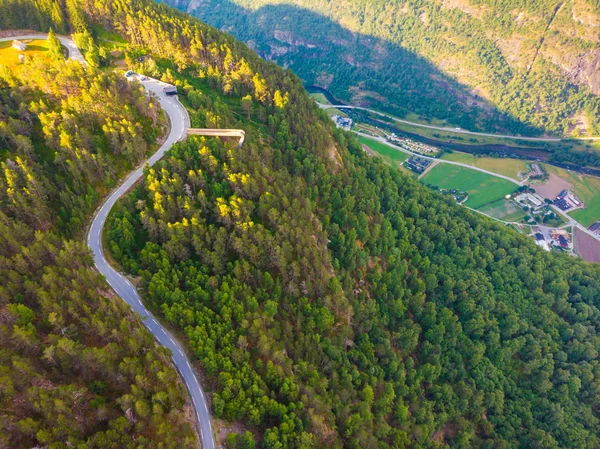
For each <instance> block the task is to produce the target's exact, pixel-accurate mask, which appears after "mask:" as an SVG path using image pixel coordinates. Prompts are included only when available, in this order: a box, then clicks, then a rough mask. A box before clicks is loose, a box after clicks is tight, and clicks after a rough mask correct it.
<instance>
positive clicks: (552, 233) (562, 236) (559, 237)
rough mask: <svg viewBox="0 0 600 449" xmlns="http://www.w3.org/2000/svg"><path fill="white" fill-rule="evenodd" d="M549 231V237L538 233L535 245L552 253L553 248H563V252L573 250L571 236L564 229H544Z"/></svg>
mask: <svg viewBox="0 0 600 449" xmlns="http://www.w3.org/2000/svg"><path fill="white" fill-rule="evenodd" d="M543 229H546V230H547V231H549V233H548V235H547V236H544V234H543V233H542V232H539V231H538V232H536V233H535V234H534V236H535V243H536V244H537V245H538V246H540V247H542V248H544V249H545V250H546V251H550V250H551V249H552V247H554V248H561V249H563V250H569V249H571V235H570V234H569V233H568V232H567V231H565V230H564V229H548V228H543Z"/></svg>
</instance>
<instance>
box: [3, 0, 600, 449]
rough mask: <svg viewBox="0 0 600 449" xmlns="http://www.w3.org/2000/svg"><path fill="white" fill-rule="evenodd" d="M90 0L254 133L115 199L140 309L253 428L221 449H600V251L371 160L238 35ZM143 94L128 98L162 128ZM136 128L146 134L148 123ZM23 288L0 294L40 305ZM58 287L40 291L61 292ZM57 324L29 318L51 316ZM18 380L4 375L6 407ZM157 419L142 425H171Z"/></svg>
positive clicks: (170, 163)
mask: <svg viewBox="0 0 600 449" xmlns="http://www.w3.org/2000/svg"><path fill="white" fill-rule="evenodd" d="M77 4H78V5H80V9H78V11H79V12H80V13H81V14H82V15H83V17H84V19H85V20H86V21H90V22H93V23H94V24H95V25H99V26H102V27H104V28H106V29H108V30H110V31H113V32H117V33H119V34H121V35H123V36H124V37H125V38H126V39H127V40H129V41H130V42H131V53H132V54H140V53H145V54H151V55H153V56H154V58H146V59H145V60H144V62H141V63H137V62H136V61H137V59H136V58H131V57H130V58H129V60H130V61H131V62H132V63H135V64H136V67H135V69H136V70H138V71H139V72H141V73H152V74H154V75H156V76H161V77H163V78H164V79H165V80H169V81H171V82H173V83H175V84H176V85H177V86H178V87H179V91H180V97H181V100H182V101H183V102H184V103H185V105H186V106H187V107H188V108H189V110H190V115H191V119H192V125H193V126H195V127H204V126H211V127H212V126H218V127H236V128H243V129H245V130H246V132H247V139H246V142H245V143H244V145H243V147H242V148H237V145H236V142H230V141H227V140H224V141H221V140H219V139H204V138H199V137H191V138H189V139H188V140H186V141H185V142H182V143H179V144H177V145H176V146H175V147H173V149H172V150H171V151H170V152H169V153H168V154H167V156H166V157H165V158H164V159H163V160H162V161H160V162H159V163H158V164H157V165H155V166H154V167H153V168H147V169H146V171H145V179H144V182H143V183H141V184H140V185H138V186H137V187H136V189H134V190H133V191H132V192H131V194H130V195H129V196H127V197H126V198H125V199H124V200H123V201H121V203H120V204H119V206H118V207H117V208H116V210H115V211H113V214H111V217H110V219H109V229H108V230H107V235H106V237H107V244H108V246H109V248H110V249H111V251H112V254H113V256H114V257H115V259H117V260H118V261H119V262H120V263H121V265H122V267H123V268H124V269H125V270H127V271H128V272H130V273H132V274H134V275H136V276H139V278H140V285H141V287H142V290H143V293H144V294H145V298H146V300H147V301H148V303H149V305H151V306H152V307H154V308H156V309H158V310H160V311H161V313H162V314H163V316H164V317H165V318H166V319H167V320H168V321H169V322H171V323H172V324H173V326H175V327H177V328H178V329H179V330H180V331H181V332H182V334H184V335H185V336H186V337H187V341H188V343H189V347H190V348H191V349H192V350H193V352H194V353H195V355H196V356H197V357H198V359H199V362H200V365H201V367H202V370H203V372H204V374H205V376H206V378H207V380H208V381H209V382H210V386H211V387H212V389H213V393H212V395H211V406H212V412H213V414H214V416H215V417H216V418H221V419H224V420H226V421H234V422H236V423H238V425H239V426H240V427H241V428H242V429H243V430H242V431H241V432H239V433H238V434H230V436H229V437H228V438H227V441H226V444H227V446H228V447H229V448H240V449H241V448H255V447H260V448H264V449H284V448H299V449H300V448H302V449H306V448H317V447H329V448H331V447H333V448H342V447H347V448H357V449H358V448H387V447H392V448H453V449H454V448H467V447H480V448H493V449H504V448H536V447H539V448H590V449H591V448H596V447H598V446H600V430H599V429H600V422H599V416H598V409H599V406H600V365H599V363H598V362H599V356H598V352H597V349H596V348H597V347H598V344H599V338H600V337H599V334H598V332H599V329H598V324H597V323H598V318H599V316H600V310H599V308H598V307H599V304H600V267H599V266H598V265H591V264H586V263H584V262H581V261H578V260H574V259H571V258H568V257H566V256H557V255H553V254H550V253H546V252H544V251H542V250H539V248H537V247H536V246H535V244H534V243H533V242H532V241H530V239H528V238H527V237H525V236H523V235H520V234H517V233H516V232H514V231H512V230H510V229H507V228H504V227H501V226H499V225H498V224H496V223H493V222H491V221H490V220H487V219H484V218H482V217H479V216H476V215H475V214H473V213H471V212H469V211H468V210H465V209H464V208H460V207H458V206H456V205H455V204H454V202H453V201H452V200H451V199H449V198H444V197H442V196H441V195H439V194H438V193H436V192H433V191H431V190H428V189H427V188H425V187H423V186H421V185H419V184H418V183H417V182H415V181H413V180H412V179H410V178H408V177H407V176H405V175H403V174H401V173H400V172H399V171H397V170H394V169H392V168H390V167H388V166H386V165H385V164H383V162H382V161H381V160H379V159H376V158H370V157H369V156H368V155H367V154H366V153H365V152H364V151H363V150H362V148H361V146H360V144H358V142H356V140H355V139H354V138H353V137H352V136H351V135H350V134H346V133H344V132H342V131H340V130H336V129H335V128H334V126H333V124H332V123H331V122H330V121H329V120H328V119H327V117H326V116H325V115H324V113H323V112H322V111H320V110H319V108H318V107H317V106H316V105H315V104H314V102H312V101H311V100H310V98H309V97H308V95H307V93H306V92H305V90H304V88H303V87H302V84H301V81H300V79H298V78H297V77H296V76H294V75H293V74H292V73H291V72H290V71H287V70H283V69H281V68H279V67H277V66H275V65H274V64H271V63H268V62H266V61H264V60H262V59H260V58H259V57H258V56H257V55H256V54H254V53H253V52H252V51H250V50H249V49H248V48H247V47H246V46H245V45H243V44H241V43H239V42H237V41H235V40H234V39H233V38H232V37H230V36H227V35H224V34H222V33H220V32H218V31H216V30H215V29H212V28H210V27H207V26H205V25H204V24H202V23H201V22H199V21H197V20H193V19H190V18H188V17H187V16H185V15H183V14H181V13H177V12H175V11H173V10H171V9H169V8H167V7H165V6H163V5H157V4H153V3H152V2H151V1H150V0H133V1H131V0H127V1H125V0H110V1H106V2H96V1H94V0H80V1H78V2H77ZM0 17H11V16H9V15H8V14H7V15H6V16H0ZM65 22H66V23H69V22H68V20H66V19H65ZM28 26H33V25H28ZM40 26H41V25H40ZM90 73H92V74H93V73H97V72H95V71H93V70H92V71H91V72H90ZM82 76H84V77H85V76H87V75H82ZM108 78H109V79H114V82H115V83H119V81H118V79H117V78H115V77H113V78H111V77H110V76H109V77H108ZM3 79H5V78H3ZM52 79H59V77H52ZM4 82H5V83H7V84H8V83H15V81H4ZM21 82H23V81H21ZM12 85H16V84H12ZM125 89H127V88H125ZM12 91H13V92H21V90H19V89H14V88H13V89H12ZM87 91H88V90H87V89H86V90H84V91H83V92H87ZM131 92H132V94H131V95H135V89H132V90H131ZM138 94H139V92H138ZM14 95H17V94H13V96H12V97H10V98H14ZM82 95H83V94H82ZM121 97H123V98H127V96H118V97H116V99H115V100H114V101H115V102H117V101H125V100H124V99H123V100H121V99H120V98H121ZM7 101H8V100H7ZM63 103H64V102H61V104H63ZM141 103H142V104H148V103H147V100H144V101H143V102H141ZM29 104H35V103H34V102H30V103H27V105H29ZM150 104H151V103H150ZM135 105H136V106H135V107H134V106H133V105H132V107H131V108H130V109H129V110H128V111H129V113H134V112H132V111H133V110H136V109H137V110H138V111H139V112H138V113H139V114H140V118H141V121H142V126H148V127H151V126H152V125H151V123H150V122H151V120H150V118H151V117H150V116H149V115H148V114H145V113H143V112H142V110H140V109H139V107H140V105H139V104H137V103H135ZM14 109H16V110H23V109H22V108H21V109H19V108H17V107H16V106H15V107H12V108H11V110H14ZM119 110H120V109H119ZM14 114H16V112H15V113H14ZM34 117H35V116H34ZM159 120H160V119H159ZM159 128H160V126H159ZM24 129H30V127H24ZM34 129H35V128H34ZM93 129H94V130H95V131H96V132H100V131H98V128H93ZM142 136H144V139H146V140H147V141H148V142H147V144H150V142H151V139H152V134H151V132H150V131H149V129H148V130H145V131H144V132H143V133H142ZM47 139H49V138H46V139H45V140H44V142H46V143H45V146H48V147H51V145H52V142H47V141H46V140H47ZM101 142H102V143H104V144H106V145H108V142H109V139H101ZM13 146H14V145H13ZM13 146H10V147H8V148H10V149H11V151H10V153H9V152H8V151H6V152H5V153H7V154H12V151H13V150H12V149H13ZM91 148H96V146H93V147H90V151H91ZM100 148H102V146H100ZM104 148H106V151H107V152H108V153H112V151H111V149H110V147H104ZM14 151H15V152H16V150H14ZM35 154H37V153H35ZM49 159H50V160H51V158H49ZM115 159H116V160H118V161H120V160H121V158H114V159H113V158H109V160H110V161H113V162H112V163H113V164H116V161H115ZM6 160H7V161H8V160H9V159H8V158H7V159H6ZM48 163H49V162H48ZM58 170H59V167H57V168H56V169H55V170H54V171H55V172H58ZM50 172H51V171H50V170H46V173H50ZM86 181H91V182H86V183H85V184H82V185H86V186H87V185H90V184H92V185H93V184H94V182H93V178H92V179H91V180H89V179H88V180H86ZM23 182H24V181H23ZM49 182H50V181H49ZM28 191H31V188H29V189H28ZM8 194H9V191H8V190H7V195H8ZM79 196H82V195H79ZM2 201H3V202H2V203H1V204H2V211H4V210H5V209H6V208H7V207H8V206H7V205H6V204H7V203H5V202H4V201H5V200H4V199H2ZM7 220H8V222H9V223H20V221H19V219H18V218H16V217H14V216H11V217H7ZM63 221H65V220H63ZM63 221H61V222H57V225H56V226H59V225H60V226H62V227H65V226H66V225H61V224H60V223H62V222H63ZM69 222H71V220H69V221H65V223H69ZM21 226H25V225H21ZM30 227H31V225H27V228H26V229H27V230H28V232H33V231H31V230H30ZM66 229H70V228H69V227H68V226H66ZM38 234H39V231H38ZM7 235H12V234H7ZM36 238H37V237H36ZM14 241H15V242H19V243H14V247H16V248H20V247H21V246H20V245H21V244H22V241H23V239H21V238H15V239H14ZM36 241H37V240H36ZM71 245H75V244H74V243H71ZM4 246H5V247H7V245H6V244H5V245H4ZM67 248H70V247H69V246H66V247H65V250H66V249H67ZM19 251H22V250H19ZM15 257H16V258H17V260H18V264H16V266H17V267H21V266H22V264H24V263H26V260H27V259H26V257H25V256H21V257H18V256H15ZM65 258H66V259H67V260H68V261H69V263H71V264H72V263H74V261H76V260H79V259H78V258H76V257H72V256H70V255H68V254H67V255H65ZM35 260H36V261H39V258H36V259H35ZM82 260H84V259H82ZM39 263H42V262H41V261H39ZM4 266H11V264H10V262H9V263H8V264H4ZM12 270H13V271H15V272H19V273H20V272H22V271H23V269H22V268H18V270H21V271H18V270H15V269H14V268H12ZM81 271H82V270H80V271H77V272H78V273H79V272H81ZM15 275H16V274H15ZM49 277H50V278H51V276H47V275H45V276H37V277H34V278H33V279H35V282H41V281H43V280H45V279H48V278H49ZM57 278H58V279H63V278H62V277H60V276H57ZM5 279H6V277H5ZM31 282H34V281H30V282H22V283H21V284H19V285H18V286H9V288H8V289H6V290H5V292H10V293H11V296H12V297H14V296H15V295H14V294H13V292H21V291H24V292H23V293H22V294H21V296H22V297H23V298H25V299H28V298H29V297H30V296H28V295H31V290H30V289H29V286H30V285H31ZM56 282H58V281H56ZM82 284H83V285H86V284H85V283H83V282H82ZM42 291H45V290H43V287H42ZM49 291H50V293H46V294H44V298H45V302H44V304H49V305H53V306H55V307H56V304H57V301H56V300H55V297H56V295H54V294H53V292H52V290H49ZM84 291H85V292H87V293H90V294H92V293H94V290H93V289H87V290H84ZM69 294H70V295H71V293H70V292H69ZM5 296H7V294H5V295H4V297H5ZM57 296H58V297H59V298H60V297H62V296H61V295H60V294H59V295H57ZM75 296H76V295H75ZM4 297H2V299H1V301H2V302H0V304H2V306H3V307H4V304H8V299H5V298H4ZM19 298H20V297H19ZM68 298H69V300H70V301H73V299H71V297H70V296H69V297H68ZM25 299H24V300H23V302H24V301H25ZM19 301H20V300H18V301H14V300H12V299H11V303H18V304H21V302H19ZM111 304H112V303H111ZM25 305H26V306H27V307H29V308H30V309H32V310H34V307H38V306H37V305H36V304H35V301H32V302H30V303H25ZM113 307H119V306H118V305H116V304H113ZM4 308H6V309H8V308H9V307H8V306H6V307H4ZM69 310H70V309H69ZM24 315H25V316H27V313H24ZM2 316H15V315H14V314H13V315H10V314H3V315H2ZM20 316H21V315H19V317H20ZM34 316H35V311H34ZM44 316H45V315H44ZM13 319H14V320H17V319H18V318H13ZM25 319H27V318H25ZM53 319H54V318H53V316H49V318H48V319H47V320H46V319H42V318H41V317H40V319H39V320H38V321H39V323H40V326H46V327H43V329H51V326H52V320H53ZM33 321H34V323H37V322H38V321H36V319H35V318H34V320H33ZM88 322H91V323H96V321H93V320H91V319H90V320H88ZM71 325H72V326H75V324H73V323H72V324H71ZM16 326H17V327H18V326H19V325H18V324H17V325H16ZM17 327H12V328H11V329H16V328H17ZM2 329H8V326H6V325H5V326H4V327H3V328H2ZM60 329H62V327H61V328H60ZM85 329H86V330H88V331H89V330H90V327H87V328H85ZM114 329H122V327H121V326H115V327H111V328H110V331H109V328H108V327H107V328H106V332H109V335H110V336H113V335H114V334H113V332H114ZM6 332H8V331H6ZM11 332H12V330H11ZM124 335H126V336H129V334H127V333H124ZM72 338H74V337H72ZM131 339H132V341H130V342H129V344H133V341H135V342H138V343H139V341H140V340H139V338H135V337H133V336H132V337H131ZM94 341H96V340H94ZM123 347H127V346H126V345H124V344H122V345H121V346H119V348H118V349H120V350H123ZM9 350H12V348H10V349H6V350H5V351H9ZM140 352H142V351H140ZM4 353H5V352H3V353H2V354H4ZM136 354H139V353H136ZM144 354H145V355H146V354H148V352H146V353H144ZM43 360H45V359H42V361H43ZM61 360H62V359H61ZM4 365H6V366H7V368H6V370H5V371H6V372H7V373H8V374H9V375H13V373H14V370H13V368H12V365H10V364H8V363H7V364H5V363H4V361H3V364H2V366H4ZM92 365H93V364H92ZM60 366H62V365H60ZM93 366H95V365H93ZM142 366H143V367H147V368H148V365H142ZM150 366H154V365H150ZM148 369H149V368H148ZM127 372H129V371H127ZM14 376H17V375H16V374H15V375H14ZM138 377H143V376H138ZM138 377H135V381H136V382H137V381H138ZM130 382H131V381H130ZM148 384H150V385H154V386H155V385H156V384H154V383H153V382H152V381H147V382H146V383H145V384H144V385H148ZM134 386H135V387H136V388H135V389H133V387H132V391H135V392H140V390H142V388H140V387H138V386H137V384H136V385H134ZM15 389H16V388H15ZM132 394H133V393H132ZM139 394H140V395H141V393H139ZM15 395H16V393H14V392H13V391H9V392H8V393H7V392H6V390H2V396H0V399H1V400H2V401H3V409H4V407H6V405H4V404H7V403H8V404H12V403H13V402H11V401H12V400H13V398H14V397H15ZM153 398H154V396H145V398H137V397H136V398H135V399H134V404H135V407H133V406H132V410H133V411H134V413H135V412H136V411H137V408H136V407H137V406H138V401H139V402H140V406H139V407H140V410H141V412H140V411H138V413H139V414H140V415H139V416H152V419H157V420H160V419H162V418H163V417H165V416H168V417H169V418H171V419H173V420H174V422H175V424H173V426H175V425H176V424H177V423H179V421H177V420H176V419H175V418H176V417H178V416H179V415H178V414H177V413H176V411H177V410H178V409H177V407H173V408H171V409H170V410H171V412H170V414H167V412H166V411H165V410H163V409H162V407H163V405H164V404H163V401H161V400H160V398H159V399H157V400H156V401H153V400H152V399H153ZM119 403H123V401H120V402H119ZM36 404H37V403H36ZM168 404H171V403H168ZM150 406H151V407H152V408H149V407H150ZM165 407H167V406H165ZM167 409H168V408H167ZM73 410H75V411H77V410H78V409H77V407H74V408H73ZM121 410H122V409H121ZM126 410H127V409H126ZM144 412H146V413H147V414H146V415H144V414H143V413H144ZM9 416H11V415H10V414H9ZM135 416H136V417H138V415H137V414H136V415H135ZM138 419H139V420H140V421H141V418H139V417H138ZM140 421H138V424H139V423H140ZM121 422H122V423H123V424H125V423H126V422H127V421H124V420H121ZM152 423H154V421H152ZM162 423H163V422H162V421H161V423H159V424H157V427H154V428H152V430H151V431H148V432H147V433H144V436H145V437H148V435H151V437H152V438H156V435H159V436H160V435H162V434H161V433H160V432H159V430H160V429H167V428H169V427H165V426H163V425H162ZM11 429H12V427H11ZM114 433H115V434H117V433H118V436H120V437H123V436H124V435H126V432H124V431H123V432H120V433H119V430H115V432H114ZM9 434H10V435H12V433H11V432H9ZM181 434H182V435H184V434H185V433H184V431H183V428H182V430H181ZM166 444H167V443H165V447H167V446H166ZM168 444H170V445H172V446H173V447H175V446H176V445H177V444H179V445H181V443H180V442H177V441H174V439H173V440H169V441H168ZM143 445H144V443H140V444H139V446H143ZM148 445H149V446H150V444H149V443H148ZM16 446H18V444H17V445H16ZM90 446H91V447H96V446H94V445H93V444H90ZM122 446H124V445H120V444H118V443H116V444H114V445H113V447H122ZM168 447H171V446H168Z"/></svg>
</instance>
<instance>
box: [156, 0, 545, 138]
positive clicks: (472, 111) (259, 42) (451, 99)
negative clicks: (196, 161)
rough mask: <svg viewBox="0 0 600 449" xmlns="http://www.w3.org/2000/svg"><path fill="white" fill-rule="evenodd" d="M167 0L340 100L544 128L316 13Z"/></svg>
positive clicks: (482, 126) (513, 127) (497, 125)
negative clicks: (501, 109) (526, 121)
mask: <svg viewBox="0 0 600 449" xmlns="http://www.w3.org/2000/svg"><path fill="white" fill-rule="evenodd" d="M166 3H168V4H170V5H171V6H174V7H177V8H179V9H181V10H183V11H187V12H188V13H190V14H192V15H194V16H196V17H198V18H200V19H201V20H203V21H204V22H206V23H208V24H209V25H212V26H214V27H216V28H219V29H220V30H222V31H225V32H228V33H230V34H232V35H233V36H234V37H236V38H237V39H240V40H242V41H244V42H246V43H247V44H248V45H249V46H250V47H251V48H253V49H254V50H255V51H256V52H257V53H258V54H259V55H260V56H262V57H263V58H265V59H268V60H273V61H275V62H277V63H278V64H279V65H281V66H283V67H286V68H290V69H291V70H292V71H294V72H295V73H296V74H297V75H298V76H299V77H300V78H302V80H303V81H304V83H305V85H307V86H311V85H314V86H318V87H321V88H324V89H327V90H328V91H329V92H331V93H332V94H333V95H334V96H335V97H336V98H339V99H341V100H343V101H347V102H351V103H352V104H357V105H361V106H367V107H369V106H371V107H375V108H376V109H379V110H382V111H385V112H390V113H393V114H396V115H398V116H400V117H405V116H406V115H407V114H410V113H415V114H417V115H418V116H420V117H421V118H429V119H431V118H436V119H442V120H447V121H448V122H449V123H451V124H453V125H455V126H459V127H462V128H465V129H470V130H487V131H489V130H496V131H498V132H500V131H502V132H511V133H515V134H522V135H540V134H542V133H543V130H541V129H538V128H535V127H533V126H531V125H528V124H525V123H522V122H520V121H519V120H517V119H515V118H513V117H511V116H510V115H508V114H505V113H502V112H500V111H498V110H497V109H496V107H495V106H494V105H492V104H491V103H489V102H487V101H486V100H485V99H483V98H481V97H479V96H477V95H476V94H474V93H473V92H471V89H470V88H468V87H467V86H464V85H462V84H460V83H459V82H457V81H456V80H455V79H453V78H451V77H449V76H448V75H446V74H445V73H443V72H441V71H440V70H439V69H437V68H436V67H435V66H434V65H433V64H431V63H430V62H429V61H427V60H426V59H424V58H422V57H420V56H419V55H416V54H415V53H412V52H410V51H408V50H406V49H405V48H403V47H401V46H399V45H397V44H393V43H390V42H388V41H385V40H383V39H379V38H376V37H373V36H368V35H365V34H360V33H354V32H352V31H350V30H348V29H346V28H344V27H342V26H340V25H339V24H338V23H337V22H335V21H333V20H331V19H329V18H328V17H325V16H323V15H320V14H318V13H316V12H313V11H310V10H307V9H303V8H299V7H297V6H293V5H287V4H277V5H265V6H262V7H260V8H258V9H256V10H252V9H246V8H243V7H241V6H239V5H237V4H235V3H233V2H231V1H229V0H205V1H203V2H202V3H200V4H197V3H195V2H191V1H189V0H167V2H166ZM307 36H309V37H307ZM412 118H415V117H412Z"/></svg>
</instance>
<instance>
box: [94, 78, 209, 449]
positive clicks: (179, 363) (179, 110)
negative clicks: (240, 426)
mask: <svg viewBox="0 0 600 449" xmlns="http://www.w3.org/2000/svg"><path fill="white" fill-rule="evenodd" d="M141 84H142V85H143V86H144V87H145V88H146V89H147V90H148V91H150V92H154V93H155V94H156V95H157V96H158V99H159V101H160V105H161V106H162V108H163V109H164V110H165V112H166V113H167V115H168V116H169V119H170V121H171V131H170V132H169V135H168V137H167V140H166V141H165V142H164V143H163V145H162V146H161V147H160V149H159V150H158V151H157V152H156V153H154V154H153V155H152V156H151V157H150V158H149V159H148V160H147V161H146V162H147V163H148V164H149V165H153V164H154V163H155V162H156V161H158V160H159V159H160V158H162V157H163V155H164V154H165V152H167V151H168V150H169V149H170V148H171V146H172V145H173V144H174V143H176V142H177V141H179V140H182V139H184V138H185V136H186V130H187V128H188V127H189V123H190V120H189V116H188V114H187V112H186V110H185V108H184V107H183V106H182V105H181V103H180V102H179V100H178V99H177V97H176V96H172V97H167V96H165V95H164V94H163V93H162V89H163V87H164V86H165V84H164V83H161V82H160V81H157V80H153V79H148V80H146V81H143V82H141ZM142 174H143V166H140V167H139V168H138V169H137V170H135V171H134V172H133V173H131V174H130V175H129V176H128V177H127V178H126V179H125V181H124V182H123V183H122V184H121V185H120V186H119V187H118V188H117V189H116V190H115V191H114V192H112V194H111V195H110V196H109V197H108V199H107V200H106V201H105V202H104V204H103V205H102V207H101V208H100V209H99V210H98V212H97V213H96V215H95V217H94V219H93V221H92V225H91V226H90V230H89V234H88V239H87V242H88V246H89V247H90V249H91V250H92V253H93V256H94V263H95V264H96V268H97V269H98V271H100V273H102V274H103V275H104V277H106V280H107V281H108V283H109V284H110V286H111V287H112V288H113V289H114V290H115V292H116V293H117V294H118V295H119V296H120V297H121V298H123V300H124V301H125V302H127V304H129V305H130V306H131V308H132V309H133V310H134V311H135V312H137V313H138V314H139V315H140V316H141V318H142V321H143V323H144V325H145V326H146V327H147V328H148V330H149V331H150V332H152V334H153V335H154V337H155V338H156V339H157V340H158V342H159V343H160V344H161V345H162V346H164V347H165V348H168V349H169V350H170V351H171V353H172V354H173V356H172V360H173V363H174V364H175V367H176V368H177V370H178V371H179V374H180V375H181V377H182V379H183V381H184V383H185V386H186V387H187V389H188V391H189V393H190V397H191V399H192V403H193V405H194V409H195V410H196V418H197V420H198V426H199V429H200V434H201V438H202V447H203V448H204V449H214V448H215V440H214V436H213V431H212V426H211V417H210V412H209V410H208V406H207V401H206V396H205V394H204V391H203V390H202V386H201V385H200V382H199V381H198V378H197V377H196V374H195V373H194V369H193V368H192V366H191V365H190V362H189V360H188V358H187V356H186V355H185V353H184V352H183V349H182V347H181V345H180V344H179V342H177V340H175V338H174V337H173V336H172V335H171V334H170V333H169V332H168V331H167V330H166V329H165V328H164V327H163V326H162V325H161V324H160V323H159V322H158V321H157V320H156V319H155V318H154V316H153V315H152V314H151V313H150V311H148V310H147V309H146V308H145V307H144V305H143V304H142V302H141V301H140V297H139V295H138V293H137V290H136V289H135V287H134V286H133V285H132V284H131V283H130V282H129V280H128V279H127V278H126V277H125V276H123V275H122V274H120V273H119V272H118V271H116V270H115V269H114V268H112V267H111V266H110V265H109V263H108V261H107V260H106V258H105V257H104V253H103V251H102V229H103V227H104V223H105V221H106V217H107V215H108V214H109V212H110V210H111V208H112V207H113V206H114V204H115V203H116V202H117V201H118V200H119V198H121V197H122V196H123V195H124V194H125V193H126V192H127V191H128V190H129V189H130V188H131V187H132V186H133V185H134V184H135V183H136V182H137V181H138V180H139V179H140V178H141V177H142Z"/></svg>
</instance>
